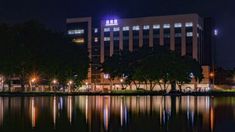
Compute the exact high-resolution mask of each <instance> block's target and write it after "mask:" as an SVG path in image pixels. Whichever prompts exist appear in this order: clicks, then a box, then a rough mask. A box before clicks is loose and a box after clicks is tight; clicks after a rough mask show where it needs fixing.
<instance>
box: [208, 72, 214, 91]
mask: <svg viewBox="0 0 235 132" xmlns="http://www.w3.org/2000/svg"><path fill="white" fill-rule="evenodd" d="M209 76H210V78H211V79H212V88H214V85H215V73H214V72H211V73H210V74H209Z"/></svg>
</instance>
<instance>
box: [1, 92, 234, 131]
mask: <svg viewBox="0 0 235 132" xmlns="http://www.w3.org/2000/svg"><path fill="white" fill-rule="evenodd" d="M233 130H235V97H209V96H200V97H197V96H183V97H170V96H62V97H58V96H55V97H0V131H1V132H2V131H94V132H99V131H118V132H119V131H132V132H135V131H144V132H149V131H177V132H184V131H185V132H186V131H188V132H194V131H195V132H196V131H199V132H211V131H224V132H225V131H233Z"/></svg>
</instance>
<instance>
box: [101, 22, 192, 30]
mask: <svg viewBox="0 0 235 132" xmlns="http://www.w3.org/2000/svg"><path fill="white" fill-rule="evenodd" d="M192 26H193V23H192V22H186V23H185V27H192ZM152 27H153V29H160V24H155V25H152ZM170 27H171V24H163V28H170ZM174 27H175V28H181V27H182V23H175V24H174ZM149 28H150V25H144V26H143V29H144V30H148V29H149ZM129 29H130V27H129V26H124V27H122V30H123V31H128V30H129ZM132 30H140V26H139V25H136V26H132ZM110 31H111V29H110V28H109V27H106V28H104V32H110ZM113 31H120V27H114V28H113Z"/></svg>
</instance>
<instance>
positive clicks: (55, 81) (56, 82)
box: [51, 79, 58, 91]
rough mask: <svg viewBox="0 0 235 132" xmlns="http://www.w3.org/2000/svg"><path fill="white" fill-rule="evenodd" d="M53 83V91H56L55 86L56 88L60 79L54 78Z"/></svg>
mask: <svg viewBox="0 0 235 132" xmlns="http://www.w3.org/2000/svg"><path fill="white" fill-rule="evenodd" d="M51 84H52V89H51V91H55V88H56V85H57V84H58V81H57V80H56V79H53V80H52V81H51Z"/></svg>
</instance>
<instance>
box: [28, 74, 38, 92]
mask: <svg viewBox="0 0 235 132" xmlns="http://www.w3.org/2000/svg"><path fill="white" fill-rule="evenodd" d="M36 82H37V78H36V77H32V78H31V79H30V80H29V84H30V87H31V91H33V85H35V83H36Z"/></svg>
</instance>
